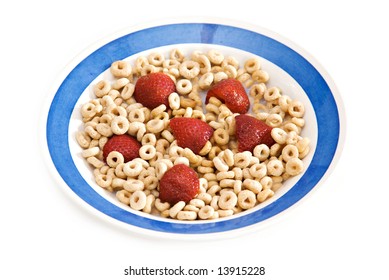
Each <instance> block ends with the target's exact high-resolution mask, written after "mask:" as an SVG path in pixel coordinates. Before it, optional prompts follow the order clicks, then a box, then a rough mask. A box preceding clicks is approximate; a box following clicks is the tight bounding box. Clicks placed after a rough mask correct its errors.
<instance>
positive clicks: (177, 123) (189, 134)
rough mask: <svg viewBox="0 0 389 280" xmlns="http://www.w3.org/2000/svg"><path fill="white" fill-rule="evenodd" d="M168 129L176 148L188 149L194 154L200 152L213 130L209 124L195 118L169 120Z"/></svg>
mask: <svg viewBox="0 0 389 280" xmlns="http://www.w3.org/2000/svg"><path fill="white" fill-rule="evenodd" d="M170 128H171V129H172V132H173V135H174V137H175V138H176V140H177V144H178V146H180V147H182V148H189V149H191V150H192V152H194V153H195V154H198V153H199V152H200V151H201V149H202V148H203V147H204V145H205V143H207V141H208V140H209V139H210V138H211V137H212V134H213V128H212V127H211V126H210V125H209V124H207V123H206V122H204V121H202V120H199V119H195V118H184V117H178V118H173V119H171V120H170Z"/></svg>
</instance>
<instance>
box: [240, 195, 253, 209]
mask: <svg viewBox="0 0 389 280" xmlns="http://www.w3.org/2000/svg"><path fill="white" fill-rule="evenodd" d="M256 203H257V198H256V196H255V194H254V193H253V192H252V191H250V190H243V191H241V192H239V194H238V205H239V207H240V208H242V209H250V208H253V207H254V206H255V204H256Z"/></svg>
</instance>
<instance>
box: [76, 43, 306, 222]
mask: <svg viewBox="0 0 389 280" xmlns="http://www.w3.org/2000/svg"><path fill="white" fill-rule="evenodd" d="M110 73H111V74H112V79H103V80H100V81H98V82H97V83H96V84H94V85H93V92H94V95H95V98H94V99H92V100H89V101H88V102H87V103H85V104H83V105H82V107H81V109H80V111H81V115H82V120H83V127H82V129H80V131H78V132H77V133H76V140H77V142H78V144H79V145H80V146H81V147H82V148H83V151H82V156H83V157H84V158H85V160H86V161H87V162H88V164H90V166H91V167H92V168H93V170H94V171H93V175H94V178H95V181H96V183H97V184H98V185H99V186H100V187H101V188H103V189H105V190H106V191H109V192H113V193H115V195H116V197H117V199H118V200H119V201H120V202H121V203H123V204H125V205H127V206H128V207H130V208H132V209H134V210H138V211H143V212H145V213H150V214H152V215H157V216H161V217H165V218H172V219H178V220H207V219H216V218H222V217H227V216H231V215H234V214H236V213H239V212H242V211H245V210H247V209H251V208H253V207H255V206H256V205H258V204H260V203H262V202H263V201H265V200H267V199H269V198H270V197H272V196H273V195H274V193H275V192H276V191H277V190H278V189H279V188H280V187H281V186H282V184H283V182H284V181H285V180H287V179H288V178H290V177H291V176H296V175H298V174H300V173H301V172H303V170H304V164H303V161H302V159H303V158H304V157H305V156H306V155H307V154H308V152H309V150H310V148H309V143H310V141H309V139H308V138H306V137H302V136H301V131H302V129H303V127H304V125H305V120H304V113H305V109H304V106H303V104H302V102H300V101H298V100H293V99H292V98H291V97H289V96H288V95H285V94H283V93H282V92H281V89H280V88H278V87H269V86H268V81H269V78H270V77H269V75H268V73H267V72H266V71H265V70H264V69H262V68H261V62H260V59H259V58H256V57H253V58H251V59H248V60H247V61H245V62H244V63H243V65H240V63H239V61H238V60H237V59H236V58H234V57H232V56H227V55H225V54H223V53H221V52H219V51H217V50H209V51H204V52H203V51H194V52H193V53H191V54H184V53H183V52H182V51H181V50H180V49H177V48H174V49H172V50H170V51H169V53H166V54H164V53H155V52H151V53H150V54H148V55H147V56H139V57H138V58H136V60H135V62H134V63H130V62H129V61H127V60H120V61H115V62H113V63H112V65H111V67H110ZM204 100H205V101H204Z"/></svg>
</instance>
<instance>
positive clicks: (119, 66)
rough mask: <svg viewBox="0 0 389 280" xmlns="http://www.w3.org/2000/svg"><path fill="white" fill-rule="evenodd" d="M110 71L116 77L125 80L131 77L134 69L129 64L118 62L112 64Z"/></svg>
mask: <svg viewBox="0 0 389 280" xmlns="http://www.w3.org/2000/svg"><path fill="white" fill-rule="evenodd" d="M110 70H111V73H112V75H114V76H115V77H118V78H123V77H128V76H130V75H131V71H132V67H131V64H130V63H129V62H127V61H123V60H118V61H115V62H113V63H112V64H111V67H110Z"/></svg>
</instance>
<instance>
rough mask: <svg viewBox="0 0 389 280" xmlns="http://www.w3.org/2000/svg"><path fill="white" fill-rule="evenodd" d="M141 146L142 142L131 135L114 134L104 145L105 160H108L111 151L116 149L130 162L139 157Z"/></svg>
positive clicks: (125, 160)
mask: <svg viewBox="0 0 389 280" xmlns="http://www.w3.org/2000/svg"><path fill="white" fill-rule="evenodd" d="M140 147H141V144H140V143H139V142H138V141H137V140H136V139H135V138H133V137H131V136H130V135H127V134H123V135H113V136H112V137H111V138H109V139H108V141H107V143H105V145H104V147H103V157H104V161H106V159H107V156H108V155H109V153H110V152H112V151H116V152H119V153H121V154H122V155H123V157H124V162H128V161H130V160H133V159H134V158H137V157H139V149H140Z"/></svg>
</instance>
